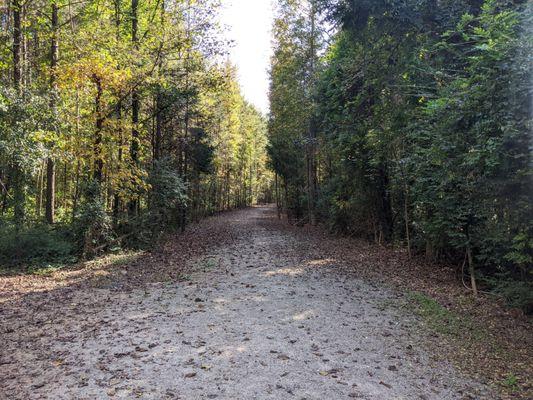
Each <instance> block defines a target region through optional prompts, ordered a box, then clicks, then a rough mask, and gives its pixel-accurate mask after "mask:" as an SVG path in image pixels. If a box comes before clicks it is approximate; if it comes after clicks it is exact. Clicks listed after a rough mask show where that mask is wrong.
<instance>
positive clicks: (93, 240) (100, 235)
mask: <svg viewBox="0 0 533 400" xmlns="http://www.w3.org/2000/svg"><path fill="white" fill-rule="evenodd" d="M84 191H85V193H84V201H83V202H82V204H81V205H80V207H79V209H78V212H77V213H76V215H75V216H74V221H73V224H72V225H73V232H74V238H75V241H76V244H77V248H78V252H80V253H81V254H82V257H83V258H85V259H86V258H90V257H94V256H95V255H97V254H98V253H101V252H102V251H103V250H104V249H105V246H106V245H108V244H110V242H111V240H112V238H113V224H112V220H111V217H110V216H109V214H108V213H107V212H106V210H105V205H104V203H103V201H102V194H101V187H100V185H99V184H98V183H97V182H95V181H91V182H88V183H87V184H86V187H85V190H84Z"/></svg>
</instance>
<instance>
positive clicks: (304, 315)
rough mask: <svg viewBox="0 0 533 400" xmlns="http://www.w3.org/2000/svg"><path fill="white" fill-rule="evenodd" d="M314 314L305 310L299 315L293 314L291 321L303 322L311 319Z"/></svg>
mask: <svg viewBox="0 0 533 400" xmlns="http://www.w3.org/2000/svg"><path fill="white" fill-rule="evenodd" d="M314 314H315V312H314V311H313V310H307V311H304V312H302V313H299V314H295V315H293V316H292V320H293V321H303V320H305V319H308V318H310V317H312V316H313V315H314Z"/></svg>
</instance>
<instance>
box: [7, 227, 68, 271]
mask: <svg viewBox="0 0 533 400" xmlns="http://www.w3.org/2000/svg"><path fill="white" fill-rule="evenodd" d="M74 255H75V245H74V243H73V241H72V239H71V238H70V237H69V232H68V231H67V230H66V229H64V228H62V227H53V228H51V227H49V226H46V225H38V226H34V227H31V228H22V229H18V230H17V229H15V228H11V227H9V228H4V229H2V231H1V232H0V265H1V266H2V267H15V266H20V265H24V266H31V265H36V264H43V263H63V262H70V261H73V258H74Z"/></svg>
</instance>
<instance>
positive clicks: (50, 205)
mask: <svg viewBox="0 0 533 400" xmlns="http://www.w3.org/2000/svg"><path fill="white" fill-rule="evenodd" d="M58 11H59V10H58V6H57V3H56V2H55V1H54V2H52V18H51V22H52V35H51V43H50V109H51V110H52V113H53V115H54V125H57V95H58V93H57V76H56V74H57V62H58V59H59V45H58V29H59V12H58ZM56 129H57V126H54V130H56ZM55 176H56V174H55V163H54V159H53V158H52V157H48V158H47V160H46V222H48V223H49V224H53V223H54V220H55V196H56V188H55V184H56V183H55Z"/></svg>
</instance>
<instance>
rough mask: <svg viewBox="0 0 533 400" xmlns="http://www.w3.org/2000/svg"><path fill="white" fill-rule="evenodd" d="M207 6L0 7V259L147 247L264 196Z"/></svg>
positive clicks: (40, 1) (208, 2)
mask: <svg viewBox="0 0 533 400" xmlns="http://www.w3.org/2000/svg"><path fill="white" fill-rule="evenodd" d="M218 7H219V5H218V2H217V1H215V0H142V1H139V0H82V1H70V0H24V1H23V0H9V1H8V2H7V3H3V4H2V6H0V43H1V44H0V236H1V238H0V264H2V265H4V266H5V265H9V264H16V263H20V262H24V263H28V262H30V263H31V262H32V260H33V259H38V260H41V261H42V260H43V259H44V260H46V259H57V258H58V257H62V256H66V257H67V256H68V257H71V256H72V255H79V254H82V255H84V256H86V257H90V256H92V255H94V254H95V253H98V252H99V251H101V250H103V249H106V248H113V247H119V246H120V245H122V244H128V245H135V246H137V245H146V244H148V243H151V242H153V240H154V239H156V238H157V237H159V236H160V234H161V233H162V232H165V231H167V230H169V229H178V228H183V227H184V226H185V225H186V224H187V223H188V222H189V221H191V220H195V219H198V218H201V217H202V216H205V215H208V214H211V213H213V212H217V211H221V210H226V209H230V208H234V207H240V206H245V205H249V204H252V203H254V202H256V201H258V200H263V199H265V200H268V198H269V196H270V194H269V187H270V179H271V178H270V173H269V172H268V170H267V169H266V158H267V156H266V143H267V136H266V120H265V119H264V117H263V116H262V115H261V113H260V112H259V111H258V110H256V109H255V108H254V107H253V106H251V105H250V104H248V103H247V102H246V101H245V100H244V98H243V96H242V95H241V93H240V88H239V86H238V84H237V81H236V71H235V68H234V67H233V66H231V65H230V64H229V63H224V62H223V60H224V59H225V58H226V57H227V55H226V51H227V48H228V44H227V43H225V42H224V41H223V40H222V39H221V38H222V35H221V32H222V30H221V29H222V28H221V27H219V26H218V24H217V22H216V20H217V19H216V15H217V13H218Z"/></svg>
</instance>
